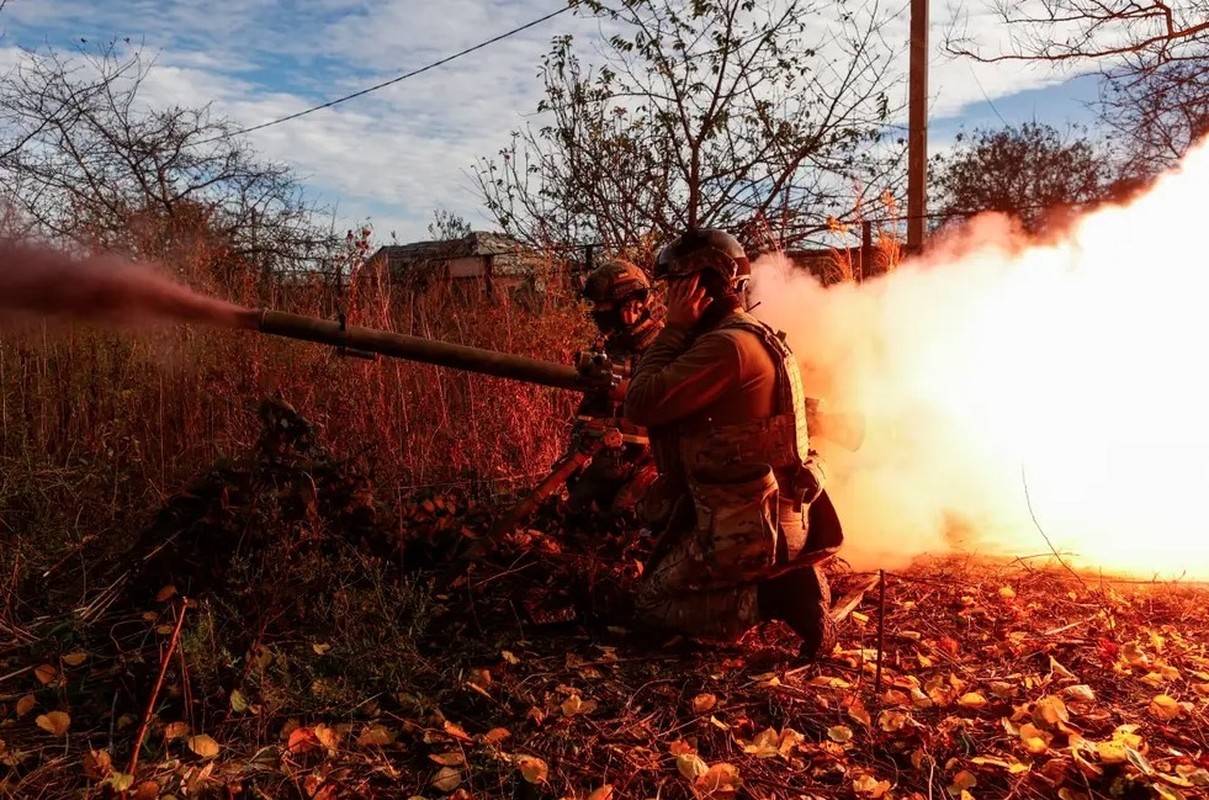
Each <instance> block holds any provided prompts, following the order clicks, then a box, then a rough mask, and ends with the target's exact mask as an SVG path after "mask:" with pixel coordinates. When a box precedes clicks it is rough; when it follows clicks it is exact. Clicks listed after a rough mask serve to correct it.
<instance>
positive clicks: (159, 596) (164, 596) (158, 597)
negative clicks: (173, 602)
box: [155, 583, 176, 603]
mask: <svg viewBox="0 0 1209 800" xmlns="http://www.w3.org/2000/svg"><path fill="white" fill-rule="evenodd" d="M175 594H176V587H175V586H173V585H172V584H171V583H170V584H168V585H167V586H165V587H164V588H162V589H160V590H159V591H158V592H156V593H155V602H157V603H163V602H164V601H166V600H168V599H169V598H171V597H172V596H173V595H175Z"/></svg>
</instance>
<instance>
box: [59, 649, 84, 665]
mask: <svg viewBox="0 0 1209 800" xmlns="http://www.w3.org/2000/svg"><path fill="white" fill-rule="evenodd" d="M87 660H88V653H85V652H84V651H83V650H73V651H72V652H70V653H68V654H67V655H65V656H63V663H64V664H66V665H67V666H69V667H78V666H80V665H81V664H83V663H84V662H85V661H87Z"/></svg>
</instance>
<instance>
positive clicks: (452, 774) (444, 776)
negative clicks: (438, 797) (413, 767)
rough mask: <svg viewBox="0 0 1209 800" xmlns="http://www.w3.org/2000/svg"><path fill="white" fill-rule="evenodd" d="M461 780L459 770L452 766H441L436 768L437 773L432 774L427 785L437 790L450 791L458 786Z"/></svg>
mask: <svg viewBox="0 0 1209 800" xmlns="http://www.w3.org/2000/svg"><path fill="white" fill-rule="evenodd" d="M461 782H462V772H461V770H458V769H454V768H453V767H441V768H440V769H439V770H437V774H436V775H433V776H432V780H430V781H429V782H428V785H429V786H431V787H432V788H434V789H436V790H437V791H439V792H452V791H453V790H454V789H456V788H458V784H459V783H461Z"/></svg>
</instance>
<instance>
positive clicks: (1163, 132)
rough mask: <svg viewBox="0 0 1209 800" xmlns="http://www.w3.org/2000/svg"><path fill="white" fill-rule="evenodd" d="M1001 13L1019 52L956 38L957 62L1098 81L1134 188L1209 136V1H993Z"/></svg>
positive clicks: (1117, 151) (952, 48) (951, 40)
mask: <svg viewBox="0 0 1209 800" xmlns="http://www.w3.org/2000/svg"><path fill="white" fill-rule="evenodd" d="M991 8H992V9H993V10H994V13H995V15H996V16H997V17H998V18H999V19H1000V20H1001V21H1002V22H1003V23H1005V25H1006V26H1007V28H1008V31H1009V33H1010V40H1009V41H1010V45H1009V47H1008V48H1007V49H1006V50H997V49H994V48H988V47H987V46H986V45H984V44H983V43H982V42H980V41H978V40H977V38H976V37H971V36H969V35H967V32H966V31H957V30H956V29H955V30H954V31H950V33H949V35H948V36H947V38H946V42H945V46H946V48H947V49H948V50H949V52H951V53H953V54H956V55H960V56H965V57H969V58H974V59H977V60H979V61H983V62H996V61H1008V60H1015V61H1043V62H1049V63H1053V64H1059V65H1065V66H1069V67H1071V68H1082V69H1086V68H1088V67H1091V68H1093V69H1094V70H1096V71H1098V72H1099V73H1100V75H1101V77H1102V79H1103V82H1102V91H1101V96H1100V100H1099V110H1100V115H1101V118H1102V120H1103V122H1104V123H1105V124H1106V125H1107V126H1108V127H1109V128H1110V129H1111V130H1112V131H1113V134H1114V135H1113V136H1112V138H1111V141H1112V144H1113V149H1114V155H1115V157H1116V160H1117V161H1118V162H1119V163H1120V164H1121V170H1122V173H1123V177H1124V178H1125V179H1127V180H1136V179H1144V178H1145V177H1147V176H1148V175H1152V174H1154V173H1155V172H1157V171H1159V170H1161V169H1163V168H1164V167H1166V166H1168V165H1170V164H1172V163H1173V162H1174V161H1176V160H1178V159H1179V158H1180V157H1181V156H1183V154H1184V152H1185V151H1186V150H1187V149H1188V147H1189V146H1191V145H1192V144H1193V143H1194V142H1195V141H1196V140H1197V139H1199V138H1200V137H1201V136H1202V135H1203V134H1204V133H1205V132H1206V130H1207V127H1209V126H1207V122H1209V0H1192V2H1187V3H1181V4H1179V5H1173V4H1169V3H1167V2H1164V0H1153V1H1152V2H1140V3H1139V2H1130V1H1129V0H1108V1H1107V2H1105V1H1103V0H1024V1H1023V2H1010V0H992V6H991Z"/></svg>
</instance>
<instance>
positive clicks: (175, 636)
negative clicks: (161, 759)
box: [126, 596, 189, 777]
mask: <svg viewBox="0 0 1209 800" xmlns="http://www.w3.org/2000/svg"><path fill="white" fill-rule="evenodd" d="M188 607H189V601H188V600H187V599H186V598H185V597H184V596H182V597H181V602H180V614H178V615H177V617H176V627H175V628H173V629H172V639H171V640H169V642H168V651H167V652H166V653H164V656H163V658H161V659H160V674H159V677H157V678H156V679H155V686H154V687H153V688H152V689H151V696H150V697H149V698H147V710H146V711H145V712H144V713H143V722H142V724H141V725H139V732H138V735H136V736H135V738H134V750H133V752H131V753H130V766H129V767H127V769H126V773H127V774H128V775H130V776H132V777H133V776H134V770H135V768H136V767H138V763H139V750H141V749H142V747H143V740H144V739H145V738H147V729H148V728H149V727H151V715H152V714H153V713H154V712H155V701H156V700H157V699H159V694H160V689H162V688H163V686H164V676H165V675H166V674H167V673H168V665H169V664H171V663H172V654H173V653H174V652H175V651H176V644H177V642H179V641H180V638H181V628H182V627H183V626H184V624H185V610H186V609H187V608H188Z"/></svg>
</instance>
